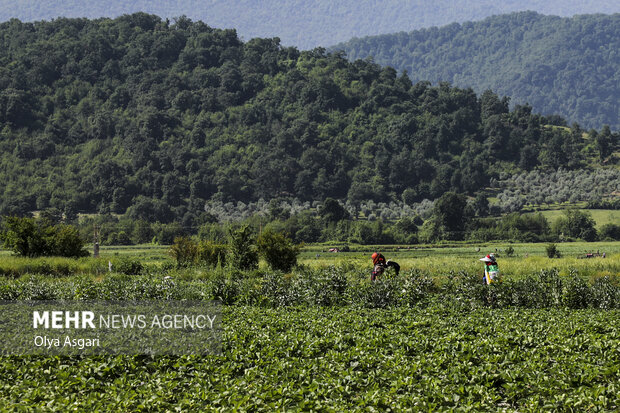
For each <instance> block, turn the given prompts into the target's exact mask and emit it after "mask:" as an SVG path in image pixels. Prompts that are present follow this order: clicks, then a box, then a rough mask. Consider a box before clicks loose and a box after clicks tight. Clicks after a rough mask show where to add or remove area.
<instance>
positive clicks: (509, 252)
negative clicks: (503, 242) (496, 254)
mask: <svg viewBox="0 0 620 413" xmlns="http://www.w3.org/2000/svg"><path fill="white" fill-rule="evenodd" d="M513 255H515V249H514V248H512V245H511V246H509V247H508V248H506V256H507V257H512V256H513Z"/></svg>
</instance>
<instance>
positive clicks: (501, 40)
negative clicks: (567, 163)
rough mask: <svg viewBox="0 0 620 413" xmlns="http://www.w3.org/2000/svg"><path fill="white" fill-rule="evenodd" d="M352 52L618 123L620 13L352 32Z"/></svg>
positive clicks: (588, 122) (540, 106)
mask: <svg viewBox="0 0 620 413" xmlns="http://www.w3.org/2000/svg"><path fill="white" fill-rule="evenodd" d="M334 49H342V50H344V51H345V52H346V53H347V55H348V56H349V58H350V59H351V60H355V59H364V58H367V57H369V56H372V57H373V58H374V60H375V61H376V62H377V63H380V64H382V65H390V66H393V67H395V68H397V69H398V70H401V71H402V70H406V71H407V72H408V73H409V75H410V76H411V78H412V80H413V81H417V80H429V81H431V82H434V83H436V82H440V81H448V82H451V83H452V84H453V85H455V86H459V87H472V88H473V89H474V90H475V91H476V92H478V93H481V92H483V91H485V90H486V89H492V90H493V91H495V92H496V93H498V94H500V95H507V96H510V97H511V102H512V103H515V104H524V103H526V102H527V103H529V104H531V105H532V106H533V108H534V110H535V111H537V112H539V113H542V114H544V115H552V114H560V115H562V116H563V117H565V118H567V119H570V121H576V122H579V123H580V124H581V125H582V126H583V127H586V128H591V127H594V128H600V127H602V126H603V125H604V124H607V125H610V126H611V128H612V129H615V130H617V129H619V128H620V106H619V104H618V102H619V99H618V97H619V96H620V71H618V67H620V54H619V53H618V50H620V14H613V15H582V16H575V17H573V18H560V17H555V16H543V15H540V14H537V13H534V12H522V13H514V14H509V15H503V16H494V17H490V18H487V19H485V20H483V21H480V22H474V23H472V22H467V23H463V24H457V23H454V24H451V25H448V26H445V27H441V28H437V27H433V28H430V29H423V30H418V31H413V32H410V33H404V32H401V33H395V34H389V35H382V36H373V37H366V38H362V39H353V40H351V41H349V42H347V43H343V44H340V45H338V46H336V47H334Z"/></svg>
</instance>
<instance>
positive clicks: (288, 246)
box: [256, 230, 301, 272]
mask: <svg viewBox="0 0 620 413" xmlns="http://www.w3.org/2000/svg"><path fill="white" fill-rule="evenodd" d="M256 244H257V246H258V252H259V254H260V255H261V256H262V257H263V258H264V259H265V261H267V264H268V265H269V266H270V267H271V269H273V270H277V271H283V272H289V271H290V270H291V269H292V268H293V267H294V266H295V265H297V256H298V255H299V251H300V249H301V246H300V245H294V244H293V242H292V241H291V240H290V239H289V238H288V237H286V236H285V235H284V234H282V233H276V232H272V231H269V230H267V231H265V232H263V233H262V234H261V235H260V236H259V237H258V240H257V241H256Z"/></svg>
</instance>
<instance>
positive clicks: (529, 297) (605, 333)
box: [0, 242, 620, 412]
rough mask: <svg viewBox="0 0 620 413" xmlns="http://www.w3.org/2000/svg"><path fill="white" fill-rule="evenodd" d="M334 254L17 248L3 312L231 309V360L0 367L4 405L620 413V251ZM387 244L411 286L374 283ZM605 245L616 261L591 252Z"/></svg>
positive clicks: (354, 249) (62, 359) (1, 268)
mask: <svg viewBox="0 0 620 413" xmlns="http://www.w3.org/2000/svg"><path fill="white" fill-rule="evenodd" d="M337 246H338V245H337V244H333V245H332V244H322V245H310V246H306V247H305V248H304V250H303V252H302V254H301V259H300V263H301V264H302V265H301V267H300V268H298V269H296V270H294V271H293V272H292V273H290V274H282V273H276V272H273V271H270V270H269V269H268V268H267V267H266V264H265V263H263V262H261V266H260V268H259V270H257V271H252V272H247V273H239V272H235V271H232V270H230V269H228V268H216V269H213V268H185V269H183V268H182V269H177V268H176V267H175V265H174V262H173V261H172V259H171V257H170V256H169V255H168V254H167V247H162V246H150V245H143V246H137V247H104V248H102V249H101V258H99V259H94V258H81V259H77V260H75V259H66V258H36V259H29V258H19V257H12V256H10V254H8V253H6V252H4V253H3V254H1V255H0V274H4V276H3V277H0V299H1V300H59V299H63V300H86V301H87V300H92V299H97V300H101V299H103V300H144V299H154V300H162V299H165V300H169V299H172V300H212V299H219V300H221V301H223V303H224V304H225V305H224V310H223V316H224V319H223V326H224V333H223V353H222V354H221V355H214V356H205V357H196V356H144V355H135V356H129V355H126V356H72V357H69V356H49V357H43V356H4V357H0V410H2V411H14V410H16V411H67V410H78V411H84V410H94V411H101V410H108V411H248V410H251V411H261V412H262V411H264V412H271V411H404V410H412V411H507V412H538V411H618V410H619V409H620V368H619V366H620V322H619V320H620V312H619V311H620V243H619V242H607V243H604V242H602V243H565V244H560V245H559V249H560V251H561V252H562V253H563V257H562V258H559V259H549V258H547V257H546V256H545V244H486V245H483V244H481V245H460V244H455V245H441V246H415V247H413V246H412V247H408V246H358V245H350V246H349V248H350V250H351V251H350V252H339V253H329V252H326V251H327V250H328V249H329V248H330V247H337ZM508 246H512V247H513V248H514V250H515V256H514V257H507V256H505V249H506V248H507V247H508ZM495 248H497V255H498V257H499V263H500V268H501V270H502V274H503V281H502V282H501V283H499V284H494V285H492V286H490V287H488V286H484V285H482V284H481V282H480V274H481V272H482V266H481V263H480V262H479V261H478V259H479V258H480V257H482V256H483V255H485V254H486V253H488V252H495ZM375 250H380V251H382V252H383V253H384V254H385V255H386V257H387V258H392V259H395V260H397V261H398V262H399V263H400V264H401V267H402V273H401V275H400V276H399V277H396V276H394V275H392V274H386V275H385V277H383V278H382V279H381V280H379V281H378V282H376V283H373V282H371V281H370V280H369V271H370V254H371V253H372V252H373V251H375ZM596 250H599V251H600V252H603V251H604V252H605V253H606V257H605V258H602V257H598V258H591V259H581V258H578V256H581V255H583V254H584V252H586V251H596ZM317 254H318V256H317ZM526 255H527V256H526ZM108 261H111V262H113V272H112V273H110V272H108Z"/></svg>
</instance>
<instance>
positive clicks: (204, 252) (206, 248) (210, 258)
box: [197, 241, 228, 267]
mask: <svg viewBox="0 0 620 413" xmlns="http://www.w3.org/2000/svg"><path fill="white" fill-rule="evenodd" d="M227 252H228V247H227V246H226V245H223V244H216V243H215V242H212V241H202V242H200V243H199V244H198V254H197V262H198V263H200V264H204V265H208V266H210V267H215V266H216V265H217V264H218V262H219V263H220V265H222V266H224V265H225V264H226V254H227Z"/></svg>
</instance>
